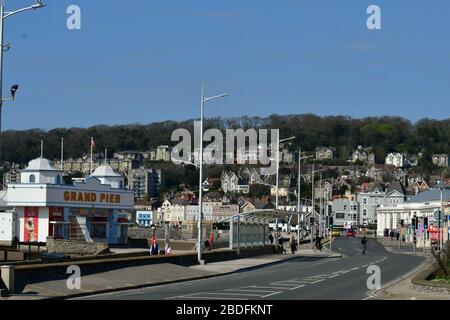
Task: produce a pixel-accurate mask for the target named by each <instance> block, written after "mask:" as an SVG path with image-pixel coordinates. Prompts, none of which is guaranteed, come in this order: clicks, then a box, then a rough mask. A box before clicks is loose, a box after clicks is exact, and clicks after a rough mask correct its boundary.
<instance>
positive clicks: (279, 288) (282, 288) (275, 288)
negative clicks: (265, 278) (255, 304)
mask: <svg viewBox="0 0 450 320" xmlns="http://www.w3.org/2000/svg"><path fill="white" fill-rule="evenodd" d="M253 288H262V289H266V288H267V289H274V290H284V289H286V287H265V286H253Z"/></svg>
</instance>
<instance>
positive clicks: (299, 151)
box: [297, 149, 313, 239]
mask: <svg viewBox="0 0 450 320" xmlns="http://www.w3.org/2000/svg"><path fill="white" fill-rule="evenodd" d="M312 157H313V156H304V157H302V151H301V149H298V180H297V184H298V195H297V212H300V204H301V203H300V202H301V199H300V191H301V190H300V184H301V178H302V174H301V166H300V163H301V162H302V159H305V160H306V159H308V158H312ZM304 220H305V217H304V214H303V213H302V222H304ZM297 222H298V230H297V232H298V238H299V239H300V213H299V214H298V216H297Z"/></svg>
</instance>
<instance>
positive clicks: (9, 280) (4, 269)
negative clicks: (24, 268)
mask: <svg viewBox="0 0 450 320" xmlns="http://www.w3.org/2000/svg"><path fill="white" fill-rule="evenodd" d="M14 272H15V268H14V266H1V279H2V281H3V283H4V284H5V286H6V289H7V290H8V291H9V293H13V292H14V290H15V287H14Z"/></svg>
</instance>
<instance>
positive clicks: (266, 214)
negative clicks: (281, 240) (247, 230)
mask: <svg viewBox="0 0 450 320" xmlns="http://www.w3.org/2000/svg"><path fill="white" fill-rule="evenodd" d="M297 214H298V212H295V211H284V210H273V209H266V210H254V211H250V212H246V213H240V214H239V220H240V221H260V222H264V223H269V222H270V221H273V220H275V219H284V218H286V217H288V216H289V215H297ZM237 216H238V215H234V216H231V217H228V218H226V219H224V220H222V221H221V222H230V221H231V219H233V220H236V219H237Z"/></svg>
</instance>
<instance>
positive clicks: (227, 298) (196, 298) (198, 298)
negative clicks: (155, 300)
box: [179, 296, 248, 300]
mask: <svg viewBox="0 0 450 320" xmlns="http://www.w3.org/2000/svg"><path fill="white" fill-rule="evenodd" d="M179 298H181V299H183V300H184V299H195V300H202V299H203V300H248V299H243V298H229V297H226V298H224V297H199V296H197V297H189V296H186V297H184V296H180V297H179Z"/></svg>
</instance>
